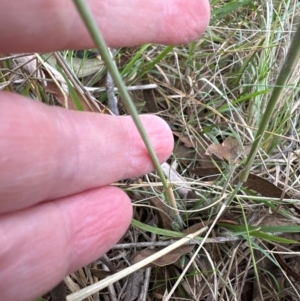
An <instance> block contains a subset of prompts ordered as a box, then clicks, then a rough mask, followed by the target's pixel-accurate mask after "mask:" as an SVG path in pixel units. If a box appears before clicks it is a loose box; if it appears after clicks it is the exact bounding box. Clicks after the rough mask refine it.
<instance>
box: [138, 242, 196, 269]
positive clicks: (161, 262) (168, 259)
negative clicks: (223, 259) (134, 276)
mask: <svg viewBox="0 0 300 301" xmlns="http://www.w3.org/2000/svg"><path fill="white" fill-rule="evenodd" d="M193 248H194V246H193V245H186V246H181V247H179V248H177V249H175V250H173V251H171V252H170V253H168V254H167V255H165V256H162V257H160V258H158V259H156V260H154V261H153V262H152V263H151V265H156V266H160V267H163V266H166V265H170V264H173V263H174V262H176V261H177V260H178V259H179V258H180V257H181V256H182V255H185V254H187V253H190V252H191V251H192V250H193ZM161 249H163V248H156V249H144V250H143V251H141V252H139V253H138V254H137V255H136V256H135V257H134V259H133V261H132V263H133V264H134V263H137V262H140V261H141V260H143V259H145V258H147V257H149V256H151V255H153V254H155V253H157V252H158V251H160V250H161Z"/></svg>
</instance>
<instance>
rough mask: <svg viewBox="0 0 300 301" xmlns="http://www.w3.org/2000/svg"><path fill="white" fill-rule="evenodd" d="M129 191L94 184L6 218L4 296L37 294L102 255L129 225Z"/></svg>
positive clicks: (2, 222) (1, 254) (0, 279)
mask: <svg viewBox="0 0 300 301" xmlns="http://www.w3.org/2000/svg"><path fill="white" fill-rule="evenodd" d="M131 208H132V207H131V203H130V200H129V199H128V197H127V195H126V194H125V193H124V192H122V191H121V190H119V189H117V188H115V187H105V188H100V189H96V190H90V191H87V192H84V193H81V194H78V195H74V196H71V197H66V198H64V199H61V200H56V201H55V202H48V203H43V204H39V205H37V206H35V207H33V208H30V209H25V210H23V211H18V212H15V213H9V214H5V215H2V216H1V218H0V245H1V248H0V262H1V269H0V292H1V300H34V298H37V297H39V296H41V295H42V294H44V293H45V292H47V291H48V290H50V289H51V288H52V287H54V286H55V285H56V284H57V283H58V282H59V281H60V280H61V279H62V278H63V277H64V276H66V275H67V274H69V273H71V272H73V271H75V270H77V269H78V268H80V267H81V266H84V265H86V264H88V263H90V262H92V261H93V260H96V259H97V258H99V257H101V256H102V255H103V254H104V253H106V252H107V251H108V250H109V249H110V248H111V246H112V245H114V244H115V243H116V242H117V241H118V240H119V239H120V237H121V236H122V235H123V234H124V232H125V231H126V230H127V228H128V226H129V224H130V221H131V216H132V209H131Z"/></svg>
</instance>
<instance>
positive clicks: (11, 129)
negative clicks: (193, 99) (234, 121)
mask: <svg viewBox="0 0 300 301" xmlns="http://www.w3.org/2000/svg"><path fill="white" fill-rule="evenodd" d="M0 95H1V102H0V120H1V122H0V212H7V211H11V210H16V209H22V208H25V207H29V206H32V205H33V204H36V203H37V202H39V201H41V200H51V199H56V198H59V197H63V196H67V195H70V194H74V193H77V192H81V191H84V190H87V189H91V188H95V187H100V186H104V185H107V184H110V183H112V182H114V181H117V180H120V179H126V178H131V177H134V176H138V175H141V174H145V173H148V172H150V171H152V170H153V169H154V166H153V164H152V161H151V159H150V157H149V154H148V151H147V149H146V147H145V145H144V142H143V141H142V139H141V137H140V134H139V133H138V131H137V129H136V127H135V125H134V123H133V121H132V119H131V117H129V116H126V117H125V116H124V117H116V116H109V115H104V114H96V113H87V112H77V111H68V110H65V109H62V108H58V107H50V106H47V105H44V104H41V103H37V102H34V101H32V100H27V99H24V98H23V97H21V96H19V95H15V94H12V93H4V92H2V93H1V94H0ZM141 118H142V122H143V124H144V126H145V128H146V131H147V133H148V135H149V138H150V140H151V142H152V145H153V147H154V149H155V151H156V154H157V156H158V158H159V160H160V161H161V162H164V161H165V160H166V159H167V158H168V157H169V156H170V154H171V152H172V149H173V136H172V133H171V130H170V128H169V127H168V125H167V124H166V123H165V122H164V121H163V120H162V119H160V118H158V117H156V116H150V115H145V116H141Z"/></svg>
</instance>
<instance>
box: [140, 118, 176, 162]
mask: <svg viewBox="0 0 300 301" xmlns="http://www.w3.org/2000/svg"><path fill="white" fill-rule="evenodd" d="M141 120H142V122H143V124H144V126H145V129H146V132H147V134H148V136H149V137H150V138H151V139H150V140H151V142H152V145H153V148H154V151H155V153H156V155H157V157H158V159H159V161H160V163H163V162H165V161H166V160H167V159H168V158H169V157H170V155H171V154H172V151H173V148H174V138H173V134H172V131H171V128H170V126H169V125H168V124H167V122H166V121H165V120H163V119H162V118H160V117H158V116H156V115H142V116H141Z"/></svg>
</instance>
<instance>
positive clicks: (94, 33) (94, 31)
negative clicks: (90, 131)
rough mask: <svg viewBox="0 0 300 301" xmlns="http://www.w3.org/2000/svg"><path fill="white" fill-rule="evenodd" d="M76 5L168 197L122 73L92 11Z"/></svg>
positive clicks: (79, 2) (80, 3)
mask: <svg viewBox="0 0 300 301" xmlns="http://www.w3.org/2000/svg"><path fill="white" fill-rule="evenodd" d="M74 3H75V5H76V7H77V10H78V12H79V13H80V15H81V17H82V19H83V21H84V23H85V25H86V27H87V29H88V31H89V33H90V35H91V37H92V39H93V41H94V43H95V45H96V47H97V49H98V51H99V53H100V54H101V56H102V58H103V59H104V61H105V62H106V66H107V69H108V71H109V72H110V74H111V76H112V78H113V80H114V82H115V85H116V86H117V87H118V89H119V92H120V94H121V96H122V98H123V101H124V103H125V105H126V107H127V110H128V111H129V113H130V115H131V117H132V119H133V121H134V123H135V125H136V127H137V129H138V131H139V133H140V135H141V137H142V139H143V141H144V143H145V145H146V148H147V150H148V152H149V154H150V156H151V159H152V162H153V164H154V166H155V167H156V169H157V173H158V175H159V177H160V180H161V182H162V184H163V187H164V189H165V191H168V195H170V192H169V190H170V185H169V183H168V182H167V180H166V178H165V176H164V173H163V171H162V168H161V166H160V163H159V161H158V158H157V156H156V154H155V151H154V149H153V147H152V145H151V142H150V140H149V138H148V136H147V134H146V131H145V129H144V126H143V124H142V122H141V120H140V117H139V115H138V112H137V110H136V108H135V106H134V104H133V102H132V100H131V98H130V96H129V93H128V91H127V89H126V87H125V84H124V82H123V80H122V77H121V75H120V73H119V72H118V69H117V67H116V65H115V63H114V62H113V60H112V58H111V55H110V53H109V51H108V48H107V46H106V43H105V41H104V39H103V37H102V35H101V33H100V30H99V28H98V26H97V24H96V22H95V20H94V18H93V16H92V13H91V11H90V10H89V8H88V7H87V5H86V3H85V1H84V0H74ZM165 196H167V194H165ZM166 200H167V201H168V203H169V204H170V206H171V207H172V208H174V205H175V206H176V202H174V200H173V201H172V200H170V199H168V198H167V197H166ZM174 211H175V216H177V208H176V207H175V208H174Z"/></svg>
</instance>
